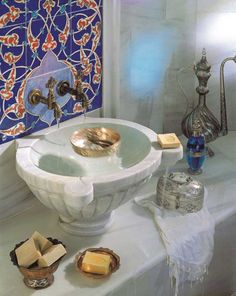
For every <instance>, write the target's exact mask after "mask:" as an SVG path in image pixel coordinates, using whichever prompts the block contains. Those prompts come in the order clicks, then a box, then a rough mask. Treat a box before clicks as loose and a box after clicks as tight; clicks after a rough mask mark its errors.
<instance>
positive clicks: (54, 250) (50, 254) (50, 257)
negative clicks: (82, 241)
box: [38, 244, 66, 267]
mask: <svg viewBox="0 0 236 296" xmlns="http://www.w3.org/2000/svg"><path fill="white" fill-rule="evenodd" d="M65 254H66V249H65V248H64V247H63V245H62V244H58V245H53V246H52V247H50V248H48V249H47V250H46V251H45V253H44V254H43V255H42V256H41V257H40V258H39V259H38V266H39V267H47V266H50V265H52V264H53V263H54V262H56V261H57V260H58V259H59V258H61V257H62V256H63V255H65Z"/></svg>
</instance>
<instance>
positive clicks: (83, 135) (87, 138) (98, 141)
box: [70, 127, 121, 157]
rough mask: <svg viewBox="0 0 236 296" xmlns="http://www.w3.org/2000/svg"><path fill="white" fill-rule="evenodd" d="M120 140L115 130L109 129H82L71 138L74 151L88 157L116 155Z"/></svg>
mask: <svg viewBox="0 0 236 296" xmlns="http://www.w3.org/2000/svg"><path fill="white" fill-rule="evenodd" d="M120 140H121V137H120V134H119V133H118V132H117V131H116V130H115V129H113V128H107V127H89V128H80V129H78V130H76V131H74V132H73V133H72V135H71V136H70V142H71V145H72V147H73V149H74V151H75V152H76V153H77V154H80V155H82V156H87V157H100V156H106V155H111V154H114V153H115V152H117V150H118V148H119V146H120ZM85 144H86V145H85Z"/></svg>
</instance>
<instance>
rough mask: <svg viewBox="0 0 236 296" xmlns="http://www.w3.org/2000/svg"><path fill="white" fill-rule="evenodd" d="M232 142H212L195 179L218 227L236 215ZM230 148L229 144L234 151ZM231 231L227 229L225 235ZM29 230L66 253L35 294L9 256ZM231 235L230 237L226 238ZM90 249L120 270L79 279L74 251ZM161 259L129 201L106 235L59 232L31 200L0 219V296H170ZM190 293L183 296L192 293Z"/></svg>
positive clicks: (146, 216) (145, 219)
mask: <svg viewBox="0 0 236 296" xmlns="http://www.w3.org/2000/svg"><path fill="white" fill-rule="evenodd" d="M232 139H234V142H235V144H236V132H232V133H230V135H229V136H227V137H224V138H220V139H218V140H217V141H216V143H215V144H214V151H215V153H216V156H215V157H214V158H208V159H207V160H206V162H205V166H204V172H203V174H202V175H201V176H199V179H200V180H202V181H203V182H204V184H205V185H206V187H207V189H208V197H207V204H208V207H209V209H210V212H211V213H212V215H213V217H214V219H215V220H216V223H217V224H218V226H219V225H220V223H221V224H222V222H223V221H226V220H229V219H230V218H232V217H234V221H235V222H234V223H236V216H233V215H234V214H235V213H236V197H235V192H236V156H235V155H232V154H231V153H230V147H228V146H226V147H227V152H226V154H228V155H226V154H225V151H226V150H225V149H226V148H225V149H224V143H225V141H229V142H232ZM231 144H232V145H233V143H231ZM235 147H236V145H234V146H232V149H233V150H234V151H235ZM232 153H233V151H232ZM186 168H187V165H186V162H185V160H182V161H181V162H179V163H178V164H177V165H176V167H175V168H174V170H186ZM156 181H157V177H153V178H152V180H151V182H150V184H149V186H148V187H146V188H145V189H144V190H143V192H147V191H153V190H155V186H156ZM143 192H140V194H141V193H143ZM218 226H217V227H218ZM231 228H232V227H231ZM231 228H229V227H228V228H227V229H228V231H231V230H230V229H231ZM232 229H235V228H232ZM34 230H38V231H39V232H41V233H42V234H43V235H45V236H52V237H55V238H58V239H59V240H61V241H63V242H64V243H65V245H66V246H67V251H68V254H67V256H66V257H65V258H64V259H63V260H62V262H61V264H60V266H59V268H58V270H57V271H56V272H55V274H54V276H55V281H54V283H53V285H52V286H51V287H48V288H47V289H45V290H37V291H36V290H31V289H29V288H27V287H26V286H25V285H24V283H23V281H22V278H23V277H22V275H21V274H20V273H19V271H18V270H17V268H16V267H15V266H13V264H12V263H11V261H10V257H9V252H10V251H11V250H12V249H13V248H14V246H15V244H16V243H18V242H20V241H22V240H23V239H25V238H27V237H28V236H30V235H31V234H32V233H33V232H34ZM232 235H233V233H232V234H231V233H229V236H232ZM234 241H235V239H234ZM228 243H229V242H228ZM223 244H224V242H223ZM95 246H97V247H100V246H102V247H107V248H110V249H112V250H114V251H115V252H116V253H117V254H119V256H120V258H121V266H120V269H119V270H118V271H117V272H116V273H114V274H113V275H112V276H111V277H110V278H109V279H107V280H94V279H88V278H84V277H83V276H82V275H80V274H79V273H78V272H77V271H76V270H75V267H74V257H75V254H76V253H77V251H78V250H84V249H86V248H88V247H95ZM226 252H227V251H226ZM234 253H235V251H234ZM221 254H222V253H221ZM165 256H166V253H165V249H164V247H163V245H162V242H161V240H160V237H159V234H158V231H157V229H156V227H155V224H154V222H153V220H152V217H151V215H150V213H149V212H148V211H146V210H145V209H143V208H139V207H138V206H137V205H135V204H134V203H133V202H132V201H131V202H129V203H127V204H125V205H123V206H121V207H120V208H119V209H117V210H116V212H115V216H114V224H113V226H112V227H111V229H110V230H109V231H108V232H107V233H106V234H104V235H102V236H96V237H88V238H85V237H75V236H71V235H69V234H67V233H65V232H63V231H62V230H61V229H60V227H59V226H58V224H57V219H56V214H55V213H54V212H52V211H50V210H48V209H47V208H45V207H44V206H43V205H41V204H40V203H39V202H38V201H37V200H36V199H35V201H34V203H33V206H32V207H31V208H30V209H28V210H26V211H25V212H22V213H21V214H19V215H17V216H15V217H11V218H8V219H5V220H1V221H0V263H1V264H0V274H1V277H0V296H9V295H11V296H29V295H36V296H45V295H46V296H47V295H56V296H64V295H65V296H73V295H82V296H95V295H96V296H105V295H106V296H107V295H109V296H111V295H112V296H144V295H145V296H154V295H155V296H156V295H158V296H159V295H160V296H169V295H172V294H171V290H170V287H169V286H170V285H169V281H168V280H169V279H168V269H167V267H166V264H165ZM222 259H223V255H222ZM234 272H235V273H236V271H235V269H234ZM154 291H155V292H154ZM196 291H198V292H199V290H196ZM154 293H155V294H154ZM194 293H195V292H193V294H191V295H190V294H188V296H192V295H197V294H194ZM182 295H185V294H184V293H183V294H181V296H182ZM186 295H187V294H186ZM215 295H218V294H215ZM222 295H223V294H222Z"/></svg>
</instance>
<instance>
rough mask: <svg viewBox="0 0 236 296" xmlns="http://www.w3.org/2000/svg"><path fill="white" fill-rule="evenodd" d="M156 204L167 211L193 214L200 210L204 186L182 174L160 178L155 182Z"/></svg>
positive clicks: (172, 174) (175, 173)
mask: <svg viewBox="0 0 236 296" xmlns="http://www.w3.org/2000/svg"><path fill="white" fill-rule="evenodd" d="M156 192H157V204H158V206H160V207H163V208H165V209H169V210H178V211H179V212H181V213H183V214H186V213H194V212H198V211H199V210H201V208H202V206H203V200H204V186H203V184H202V183H201V182H199V181H197V180H195V179H193V178H192V177H190V176H188V175H186V174H185V173H183V172H173V173H169V174H165V175H163V176H161V177H160V178H159V180H158V182H157V188H156Z"/></svg>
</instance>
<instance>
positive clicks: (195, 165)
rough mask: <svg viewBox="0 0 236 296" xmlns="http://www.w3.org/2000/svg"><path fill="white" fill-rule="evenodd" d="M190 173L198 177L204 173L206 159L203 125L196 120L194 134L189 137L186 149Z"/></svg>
mask: <svg viewBox="0 0 236 296" xmlns="http://www.w3.org/2000/svg"><path fill="white" fill-rule="evenodd" d="M186 156H187V162H188V165H189V169H188V171H189V173H190V174H193V175H196V174H201V173H202V169H201V167H202V165H203V163H204V160H205V157H206V148H205V138H204V136H203V134H202V128H201V123H200V121H199V120H195V121H194V123H193V134H192V136H190V137H189V139H188V142H187V149H186Z"/></svg>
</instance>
